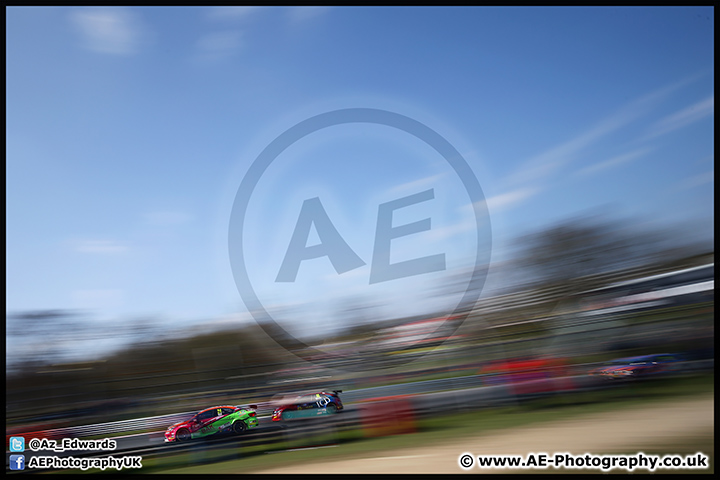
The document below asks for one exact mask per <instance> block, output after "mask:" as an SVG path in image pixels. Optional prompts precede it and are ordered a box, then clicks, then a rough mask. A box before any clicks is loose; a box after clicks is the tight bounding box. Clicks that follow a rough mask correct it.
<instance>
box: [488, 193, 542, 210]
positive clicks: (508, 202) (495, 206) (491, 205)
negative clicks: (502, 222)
mask: <svg viewBox="0 0 720 480" xmlns="http://www.w3.org/2000/svg"><path fill="white" fill-rule="evenodd" d="M539 190H540V189H539V188H530V187H526V188H519V189H517V190H513V191H510V192H506V193H501V194H499V195H495V196H493V197H489V198H487V199H486V200H485V204H486V205H487V208H488V210H489V211H490V212H493V213H494V212H497V211H498V210H507V209H509V208H512V207H514V206H517V205H518V204H520V203H522V202H524V201H525V200H527V199H528V198H530V197H532V196H534V195H536V194H537V193H538V192H539Z"/></svg>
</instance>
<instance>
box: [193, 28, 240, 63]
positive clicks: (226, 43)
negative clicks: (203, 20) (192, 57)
mask: <svg viewBox="0 0 720 480" xmlns="http://www.w3.org/2000/svg"><path fill="white" fill-rule="evenodd" d="M242 45H243V42H242V38H241V33H240V32H239V31H235V30H225V31H222V32H212V33H208V34H206V35H205V36H203V37H201V38H200V39H199V40H198V42H197V44H196V54H197V57H198V58H199V59H201V60H218V59H221V58H225V57H228V56H230V55H232V54H234V53H235V52H237V51H238V50H239V49H240V48H241V47H242Z"/></svg>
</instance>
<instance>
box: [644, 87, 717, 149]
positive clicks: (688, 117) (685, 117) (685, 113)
mask: <svg viewBox="0 0 720 480" xmlns="http://www.w3.org/2000/svg"><path fill="white" fill-rule="evenodd" d="M714 112H715V96H714V95H711V96H710V97H708V98H706V99H704V100H701V101H700V102H697V103H695V104H693V105H690V106H689V107H687V108H685V109H683V110H680V111H679V112H676V113H674V114H672V115H668V116H667V117H665V118H663V119H662V120H660V121H658V122H657V123H655V124H654V125H653V126H652V127H651V128H650V133H648V134H647V135H646V136H645V139H648V138H653V137H657V136H660V135H664V134H666V133H669V132H672V131H674V130H677V129H679V128H682V127H685V126H687V125H690V124H691V123H694V122H697V121H698V120H702V119H703V118H705V117H708V116H710V115H712V114H713V113H714Z"/></svg>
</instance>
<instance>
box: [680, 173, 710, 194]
mask: <svg viewBox="0 0 720 480" xmlns="http://www.w3.org/2000/svg"><path fill="white" fill-rule="evenodd" d="M713 182H715V170H710V171H709V172H705V173H701V174H699V175H695V176H692V177H690V178H686V179H685V180H683V181H682V182H681V183H680V186H679V188H680V189H682V190H687V189H690V188H695V187H699V186H701V185H705V184H706V183H713Z"/></svg>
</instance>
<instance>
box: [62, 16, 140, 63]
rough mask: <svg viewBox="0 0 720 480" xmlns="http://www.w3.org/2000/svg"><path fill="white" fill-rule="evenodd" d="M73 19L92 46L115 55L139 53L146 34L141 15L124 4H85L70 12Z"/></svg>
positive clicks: (90, 46)
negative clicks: (141, 22)
mask: <svg viewBox="0 0 720 480" xmlns="http://www.w3.org/2000/svg"><path fill="white" fill-rule="evenodd" d="M70 20H71V21H72V23H73V25H74V26H75V27H76V28H77V29H78V31H79V33H80V34H81V36H82V39H83V42H84V46H85V47H86V48H88V49H90V50H93V51H96V52H100V53H109V54H113V55H131V54H134V53H137V51H138V49H139V47H140V43H141V39H142V37H143V33H142V29H141V27H140V22H139V19H138V18H137V17H136V16H135V15H134V14H133V13H132V12H130V11H129V10H127V9H123V8H109V7H97V8H83V9H77V10H75V11H73V12H72V13H71V14H70Z"/></svg>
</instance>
